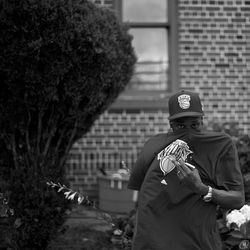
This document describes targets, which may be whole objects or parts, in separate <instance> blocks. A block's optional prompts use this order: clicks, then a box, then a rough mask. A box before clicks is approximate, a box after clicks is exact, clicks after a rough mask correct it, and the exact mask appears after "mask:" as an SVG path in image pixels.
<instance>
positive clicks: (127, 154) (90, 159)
mask: <svg viewBox="0 0 250 250" xmlns="http://www.w3.org/2000/svg"><path fill="white" fill-rule="evenodd" d="M167 129H168V124H167V116H166V114H163V113H162V111H160V110H158V111H157V110H155V111H140V110H133V111H131V110H130V111H122V110H116V111H114V110H113V111H112V110H110V111H107V112H105V113H104V114H103V115H102V116H101V117H100V119H99V120H97V121H96V122H95V126H93V127H92V129H91V131H90V132H89V133H88V134H87V135H86V136H84V138H82V139H81V140H79V141H77V142H76V143H75V145H74V146H73V148H72V150H71V154H70V159H69V160H68V162H67V172H68V177H69V180H70V183H71V187H72V188H74V189H77V190H79V191H81V192H83V193H84V192H86V191H87V192H88V194H89V195H92V196H95V195H96V190H97V174H98V172H99V171H98V168H105V169H106V170H114V169H118V168H119V167H120V166H121V161H122V160H124V161H125V163H126V164H127V167H131V166H132V165H133V163H134V162H135V160H136V157H137V155H138V152H139V149H140V147H141V146H142V145H143V144H144V143H145V141H146V140H147V139H148V138H149V137H151V136H152V135H154V134H157V133H163V132H164V131H166V130H167Z"/></svg>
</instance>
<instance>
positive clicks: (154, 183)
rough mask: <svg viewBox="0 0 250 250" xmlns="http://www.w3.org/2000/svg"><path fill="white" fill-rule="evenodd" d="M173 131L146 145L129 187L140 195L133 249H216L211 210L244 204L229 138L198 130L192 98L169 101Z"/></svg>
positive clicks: (197, 107)
mask: <svg viewBox="0 0 250 250" xmlns="http://www.w3.org/2000/svg"><path fill="white" fill-rule="evenodd" d="M169 115H170V116H169V121H170V126H171V128H172V131H171V132H169V133H167V134H160V135H156V136H154V137H153V138H151V139H150V140H149V141H147V142H146V144H145V145H144V148H143V150H142V152H141V154H140V156H139V157H138V160H137V162H136V164H135V166H134V168H133V169H132V172H131V176H130V180H129V184H128V188H130V189H134V190H139V198H138V211H137V221H136V230H135V233H134V240H133V250H221V248H222V246H221V240H220V235H219V232H218V229H217V224H216V208H217V206H221V207H223V208H227V209H238V208H240V207H241V206H242V205H243V204H244V202H245V201H244V189H243V181H242V175H241V171H240V167H239V163H238V158H237V151H236V148H235V146H234V144H233V142H232V140H231V138H230V137H229V136H228V135H226V134H224V133H219V132H211V131H203V129H202V126H203V111H202V105H201V101H200V98H199V96H198V94H197V93H193V92H189V91H180V92H178V93H176V94H174V95H173V96H171V97H170V99H169Z"/></svg>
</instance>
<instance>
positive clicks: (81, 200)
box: [77, 196, 84, 204]
mask: <svg viewBox="0 0 250 250" xmlns="http://www.w3.org/2000/svg"><path fill="white" fill-rule="evenodd" d="M83 200H84V197H83V196H79V197H78V199H77V202H78V204H81V203H82V202H83Z"/></svg>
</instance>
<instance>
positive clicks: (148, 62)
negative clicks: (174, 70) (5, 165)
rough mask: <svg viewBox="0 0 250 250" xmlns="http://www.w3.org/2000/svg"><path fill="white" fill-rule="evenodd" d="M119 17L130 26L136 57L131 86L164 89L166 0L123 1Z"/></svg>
mask: <svg viewBox="0 0 250 250" xmlns="http://www.w3.org/2000/svg"><path fill="white" fill-rule="evenodd" d="M121 17H122V21H123V22H125V23H127V24H128V25H129V27H130V29H129V32H130V33H131V34H132V35H133V38H134V39H133V46H134V48H135V51H136V55H137V57H138V62H137V65H136V69H135V74H134V77H133V79H132V81H131V84H130V87H131V88H133V89H136V90H166V88H167V81H168V79H167V78H168V77H167V72H168V63H169V62H168V49H167V48H168V46H167V43H168V22H167V1H165V0H154V1H152V0H136V1H135V0H123V1H122V10H121Z"/></svg>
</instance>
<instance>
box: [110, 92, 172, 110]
mask: <svg viewBox="0 0 250 250" xmlns="http://www.w3.org/2000/svg"><path fill="white" fill-rule="evenodd" d="M169 95H170V93H167V92H164V91H133V90H126V91H124V92H123V93H122V94H120V96H119V97H118V98H117V99H116V101H115V102H114V103H113V104H112V105H111V106H110V107H109V110H111V111H113V110H167V107H168V97H169Z"/></svg>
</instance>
